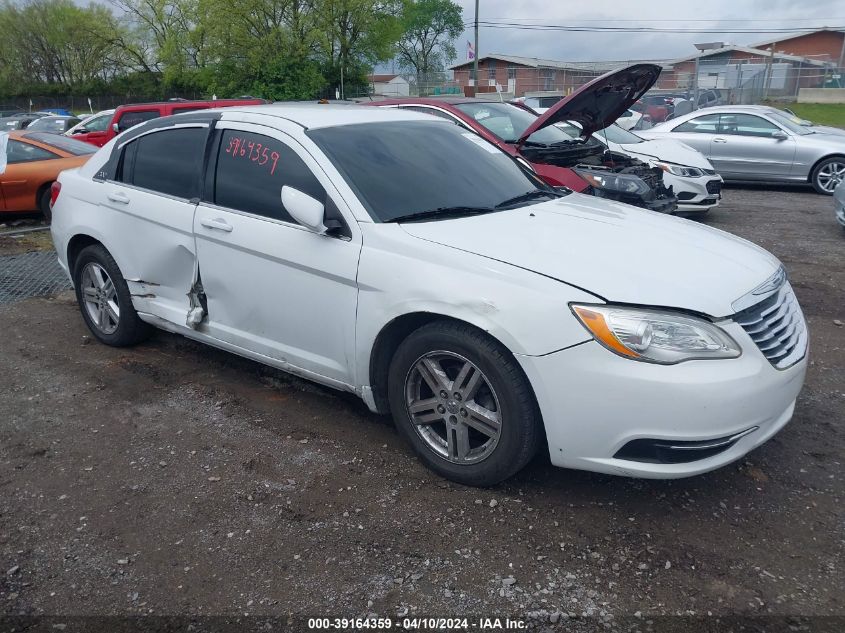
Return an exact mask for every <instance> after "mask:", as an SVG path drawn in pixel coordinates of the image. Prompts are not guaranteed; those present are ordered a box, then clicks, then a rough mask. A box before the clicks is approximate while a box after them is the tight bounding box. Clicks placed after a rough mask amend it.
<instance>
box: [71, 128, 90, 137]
mask: <svg viewBox="0 0 845 633" xmlns="http://www.w3.org/2000/svg"><path fill="white" fill-rule="evenodd" d="M73 134H74V135H76V134H88V130H87V128H84V127H78V128H76V129H75V130H74V131H73Z"/></svg>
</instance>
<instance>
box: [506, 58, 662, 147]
mask: <svg viewBox="0 0 845 633" xmlns="http://www.w3.org/2000/svg"><path fill="white" fill-rule="evenodd" d="M659 76H660V66H658V65H657V64H634V65H633V66H628V67H627V68H623V69H621V70H615V71H613V72H609V73H607V74H605V75H602V76H601V77H597V78H596V79H593V80H592V81H591V82H589V83H586V84H584V85H583V86H581V87H580V88H579V89H578V90H576V91H575V92H573V93H572V94H571V95H569V96H568V97H566V98H565V99H561V100H560V101H558V102H557V103H556V104H555V105H553V106H552V107H551V108H549V109H548V110H547V111H546V112H545V113H544V114H542V115H541V116H539V117H537V120H536V121H534V123H532V124H531V125H529V126H528V127H527V128H526V129H525V131H524V132H523V133H522V136H521V137H520V139H519V141H518V143H517V144H518V145H521V144H522V143H524V142H525V140H526V139H527V138H528V137H529V136H531V135H532V134H534V132H536V131H537V130H541V129H543V128H544V127H547V126H549V125H554V124H555V123H565V122H566V121H576V122H577V123H578V124H579V125H580V126H581V128H582V130H583V135H584V138H589V137H590V135H591V134H592V133H593V132H595V131H596V130H602V129H604V128H606V127H607V126H608V125H610V124H611V123H613V122H614V121H615V120H616V119H618V118H619V116H620V115H621V114H622V113H623V112H625V110H627V109H628V108H629V107H630V106H632V105H633V104H634V103H636V101H637V100H638V99H639V98H640V97H642V96H643V95H644V94H645V93H646V92H647V91H648V89H649V88H651V87H652V86H653V85H654V82H656V81H657V78H658V77H659Z"/></svg>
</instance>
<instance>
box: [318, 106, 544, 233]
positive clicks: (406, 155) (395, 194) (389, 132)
mask: <svg viewBox="0 0 845 633" xmlns="http://www.w3.org/2000/svg"><path fill="white" fill-rule="evenodd" d="M307 134H308V136H309V137H311V139H312V140H313V141H314V142H315V143H316V144H317V145H318V146H319V147H320V149H322V150H323V152H324V153H325V154H326V156H327V157H328V158H329V160H330V161H331V162H332V164H334V166H335V167H337V169H338V171H339V172H340V173H341V174H342V175H343V177H344V179H345V180H346V182H347V183H348V184H349V186H350V187H351V188H352V189H353V191H355V193H356V194H357V196H358V198H359V199H360V200H361V202H362V203H363V204H364V206H365V207H366V208H367V210H368V211H369V213H370V215H371V216H372V217H373V219H376V220H379V221H381V222H390V221H393V220H395V219H396V218H400V217H407V216H409V215H413V214H419V213H425V212H432V211H435V210H438V209H441V210H444V209H481V210H483V209H488V210H489V209H493V208H494V207H496V205H500V204H502V203H503V202H505V201H508V200H510V199H512V198H517V197H519V196H522V195H523V194H526V193H527V192H529V191H535V190H537V189H538V188H545V186H544V185H543V184H542V183H541V182H540V181H539V180H538V179H535V178H533V177H532V176H530V175H529V173H528V172H527V170H523V169H522V168H520V167H519V166H518V165H517V163H516V161H514V160H513V159H512V158H511V157H510V156H508V155H507V154H506V153H504V152H502V151H501V150H500V149H498V148H497V147H496V146H495V145H492V144H491V143H488V142H487V141H485V140H484V139H483V138H481V137H479V136H478V135H477V134H475V133H473V132H469V131H467V130H466V129H463V128H460V127H458V126H456V125H451V124H449V123H447V122H445V121H443V122H440V121H391V122H378V123H361V124H356V125H343V126H336V127H327V128H321V129H316V130H309V131H308V132H307ZM526 204H527V203H526Z"/></svg>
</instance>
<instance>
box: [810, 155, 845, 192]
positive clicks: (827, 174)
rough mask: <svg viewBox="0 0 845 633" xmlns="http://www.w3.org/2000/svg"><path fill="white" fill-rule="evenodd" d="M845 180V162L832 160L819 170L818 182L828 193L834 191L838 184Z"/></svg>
mask: <svg viewBox="0 0 845 633" xmlns="http://www.w3.org/2000/svg"><path fill="white" fill-rule="evenodd" d="M842 181H845V162H838V161H832V162H830V163H827V164H826V165H825V166H824V167H822V168H821V169H820V170H819V173H818V174H817V175H816V182H818V184H819V187H821V188H822V189H824V190H825V191H826V192H827V193H833V190H834V189H836V187H837V185H838V184H839V183H840V182H842Z"/></svg>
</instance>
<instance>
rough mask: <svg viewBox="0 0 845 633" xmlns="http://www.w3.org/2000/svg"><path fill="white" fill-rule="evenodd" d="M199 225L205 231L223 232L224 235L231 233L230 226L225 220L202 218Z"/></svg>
mask: <svg viewBox="0 0 845 633" xmlns="http://www.w3.org/2000/svg"><path fill="white" fill-rule="evenodd" d="M200 224H202V225H203V226H204V227H205V228H207V229H215V230H217V231H224V232H226V233H231V232H232V225H231V224H229V223H228V222H226V221H225V220H221V219H219V218H218V219H216V220H210V219H207V218H203V219H202V220H200Z"/></svg>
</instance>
